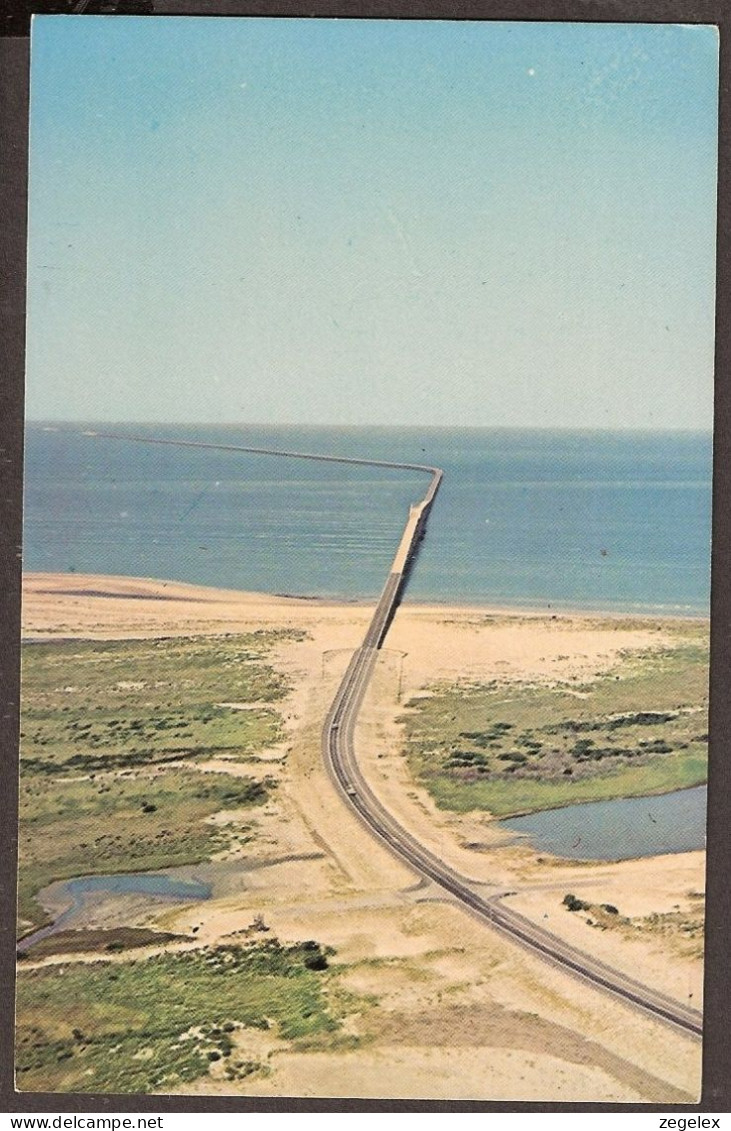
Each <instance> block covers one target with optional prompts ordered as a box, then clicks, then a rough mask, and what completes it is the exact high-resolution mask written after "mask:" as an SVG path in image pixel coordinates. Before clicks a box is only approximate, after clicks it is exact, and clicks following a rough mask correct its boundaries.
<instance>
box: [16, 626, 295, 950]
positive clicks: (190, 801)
mask: <svg viewBox="0 0 731 1131" xmlns="http://www.w3.org/2000/svg"><path fill="white" fill-rule="evenodd" d="M298 636H299V634H298V633H294V632H290V633H287V632H266V633H265V632H261V633H259V632H257V633H250V634H247V635H241V636H225V637H205V638H200V637H198V638H191V639H172V640H129V641H71V642H58V643H53V644H29V645H27V646H26V647H25V648H24V650H23V676H22V728H21V729H22V733H21V773H20V874H19V917H20V922H19V930H20V932H21V933H22V934H26V933H28V932H29V931H30V930H32V929H35V928H37V927H39V926H42V925H43V924H44V923H46V922H47V921H48V917H47V915H46V913H45V912H44V911H43V909H42V908H41V907H40V905H39V904H38V903H37V901H36V900H35V895H36V894H37V892H38V891H40V890H41V889H42V888H43V887H45V886H46V885H47V884H49V883H50V882H51V881H53V880H60V879H68V878H71V877H73V876H78V875H88V874H92V873H95V874H99V873H108V872H120V871H123V872H130V871H147V870H150V869H159V868H164V867H171V866H173V865H180V864H193V863H198V862H199V861H201V860H205V859H207V858H208V857H209V856H210V855H211V853H212V852H214V851H216V850H218V849H220V848H222V847H223V846H224V845H225V844H226V843H227V834H226V832H225V830H222V829H221V828H217V827H216V826H214V825H211V824H207V823H205V819H206V818H207V817H210V816H211V814H213V813H215V812H216V811H218V810H221V809H237V808H241V807H242V806H255V805H259V804H261V803H262V802H264V801H265V800H266V799H267V797H268V796H269V794H270V793H271V790H272V789H273V788H274V786H275V781H274V779H273V778H272V777H271V776H268V775H264V776H263V777H262V776H261V774H259V775H258V776H257V780H254V779H253V778H251V777H247V776H238V775H237V776H236V777H234V776H231V775H227V774H224V773H208V772H206V773H201V772H200V770H199V769H198V764H199V763H200V762H202V761H204V760H209V759H210V758H211V757H213V756H215V757H218V758H224V759H228V760H230V761H235V762H242V761H243V762H252V763H253V762H255V761H257V760H258V756H259V754H261V753H262V752H263V751H264V749H266V748H267V747H270V746H271V745H272V744H273V743H277V742H279V741H281V739H282V738H283V731H282V725H281V718H280V716H279V714H278V712H277V711H276V708H275V705H276V704H277V703H278V702H279V701H280V700H281V699H282V698H283V697H284V695H285V694H286V693H287V690H288V685H287V683H286V680H285V679H284V678H283V677H282V676H281V675H280V674H279V673H277V672H276V671H275V670H274V669H273V668H272V666H271V665H270V663H268V654H269V653H270V651H271V649H272V647H273V645H275V644H276V643H278V642H279V641H280V640H281V639H282V638H283V637H298ZM226 703H232V704H235V705H236V707H237V708H251V709H234V707H231V706H228V707H226V706H224V704H226ZM270 704H271V705H270Z"/></svg>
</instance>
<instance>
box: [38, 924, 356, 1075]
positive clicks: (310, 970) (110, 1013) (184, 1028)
mask: <svg viewBox="0 0 731 1131" xmlns="http://www.w3.org/2000/svg"><path fill="white" fill-rule="evenodd" d="M329 978H330V975H329V973H328V972H327V958H326V955H325V952H324V951H323V949H322V947H320V946H319V944H317V943H316V942H306V943H298V944H295V945H289V946H284V945H282V944H280V943H279V942H278V941H277V940H276V939H268V940H266V941H265V942H261V943H256V944H250V945H248V946H219V947H211V948H205V949H202V950H199V951H189V952H186V953H181V954H164V955H157V956H155V957H152V958H148V959H146V960H144V961H137V962H134V961H132V962H124V963H103V962H96V963H93V964H69V965H66V966H64V967H63V968H62V969H59V968H58V967H45V968H39V969H36V970H25V971H23V970H21V972H20V975H19V979H18V1027H17V1059H16V1066H17V1084H18V1087H19V1088H20V1089H21V1090H24V1091H37V1090H44V1091H45V1090H48V1091H59V1092H68V1091H82V1092H137V1093H144V1092H150V1091H174V1090H175V1088H176V1086H177V1085H179V1084H181V1083H183V1082H185V1081H189V1080H194V1079H196V1078H197V1077H199V1076H201V1075H203V1074H205V1073H207V1072H208V1070H209V1067H210V1066H211V1065H212V1064H218V1068H217V1071H222V1074H223V1075H225V1076H226V1077H227V1078H229V1079H234V1078H236V1076H241V1075H246V1074H248V1073H250V1072H252V1071H255V1070H257V1069H258V1068H259V1067H260V1065H258V1064H256V1063H252V1062H245V1061H243V1060H242V1059H241V1058H240V1056H239V1055H238V1054H237V1051H236V1033H237V1031H239V1030H240V1029H242V1028H258V1029H268V1028H270V1027H271V1026H275V1027H276V1031H277V1035H278V1036H280V1037H284V1038H285V1039H289V1040H292V1041H295V1042H300V1041H308V1040H312V1039H314V1038H319V1039H320V1040H322V1039H323V1038H326V1037H327V1036H328V1035H333V1037H335V1036H336V1035H337V1031H338V1028H339V1022H340V1015H339V1012H338V1011H337V1010H335V1009H334V1008H333V1006H332V1005H331V1004H330V1003H329V1001H328V996H327V993H326V988H327V984H328V982H329ZM220 1062H223V1063H222V1064H221V1063H220Z"/></svg>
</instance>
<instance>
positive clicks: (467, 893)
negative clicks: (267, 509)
mask: <svg viewBox="0 0 731 1131" xmlns="http://www.w3.org/2000/svg"><path fill="white" fill-rule="evenodd" d="M88 434H90V435H95V436H104V437H106V438H109V439H118V440H130V439H132V440H135V441H137V442H140V443H148V444H170V445H175V446H177V447H190V448H214V449H218V450H222V451H237V452H242V453H245V452H246V453H251V454H258V455H268V456H280V457H285V458H288V459H310V460H320V461H323V462H328V463H342V464H354V465H361V466H370V467H384V468H393V469H395V470H400V471H417V472H423V473H425V474H428V475H429V477H430V479H429V486H428V489H427V491H426V494H425V495H424V498H423V499H422V500H421V501H420V502H418V503H415V504H413V505H412V506H411V507H410V509H409V515H408V518H407V521H406V525H405V527H404V531H403V534H402V537H401V541H400V542H399V546H398V549H397V551H396V556H395V558H394V560H393V563H392V566H391V569H390V571H389V574H388V577H387V579H386V584H385V585H384V587H383V591H382V592H381V596H380V599H379V601H378V604H377V605H376V608H375V611H374V613H373V616H372V618H371V621H370V624H369V625H368V629H367V631H366V634H365V637H364V639H363V642H362V644H361V645H360V646H359V647H358V648H357V649H356V650H355V652H354V653H353V656H352V658H351V660H350V663H349V664H348V667H347V670H346V672H345V675H344V676H343V678H342V680H341V682H340V685H339V687H338V689H337V692H336V694H335V698H334V700H333V702H332V705H331V707H330V710H329V711H328V714H327V717H326V719H325V723H324V726H323V731H322V752H323V758H324V761H325V765H326V767H327V770H328V773H329V775H330V778H331V780H332V781H333V783H334V785H335V787H336V788H337V790H338V792H339V793H340V796H341V797H342V799H343V800H344V801H345V803H346V804H347V805H348V806H349V807H350V808H351V810H352V811H353V812H354V813H355V814H356V815H357V816H358V818H359V819H360V821H361V822H362V823H363V824H364V825H365V826H366V828H367V829H368V830H369V832H370V833H371V834H372V835H373V836H374V837H376V839H377V840H379V841H380V842H381V843H382V844H384V845H385V846H386V847H387V848H388V849H389V850H390V851H391V852H392V853H393V854H394V855H395V856H397V857H398V858H399V859H400V860H402V861H403V862H405V863H406V864H407V865H408V866H409V867H410V868H411V869H412V870H413V871H414V872H415V873H416V874H417V875H418V876H419V877H420V878H423V879H427V880H430V881H432V882H433V883H435V884H437V885H438V887H439V888H441V889H442V890H443V891H444V892H446V893H448V895H449V896H450V897H451V898H452V899H454V900H456V901H457V902H458V903H459V904H460V905H461V906H462V907H464V908H465V909H466V910H468V911H470V912H471V913H472V914H473V915H474V916H476V917H477V918H479V919H480V920H482V921H483V922H485V923H486V924H488V925H489V926H491V927H493V928H494V929H496V930H498V931H500V932H501V933H502V934H504V935H507V936H509V937H510V938H511V939H512V940H513V941H515V942H517V943H520V944H521V945H523V946H524V947H526V948H527V949H529V950H530V951H532V952H533V953H534V954H537V955H538V956H540V957H541V958H543V959H545V960H547V961H549V962H551V963H553V964H554V965H556V966H559V967H561V968H562V969H564V970H566V971H568V972H570V973H571V974H573V975H575V976H577V977H579V978H582V979H583V980H584V981H586V982H588V983H590V984H592V985H593V986H595V987H596V988H598V989H601V990H604V991H606V992H608V993H610V994H612V995H613V996H614V997H616V998H619V999H621V1000H622V1001H624V1002H625V1003H626V1004H628V1005H631V1006H634V1007H635V1008H639V1009H641V1010H643V1011H644V1012H646V1013H648V1014H650V1015H651V1016H652V1017H653V1018H655V1019H656V1020H660V1021H663V1022H666V1023H668V1024H670V1025H672V1026H674V1027H675V1028H678V1029H680V1030H682V1031H683V1032H685V1033H686V1034H687V1035H689V1036H691V1037H696V1038H697V1037H700V1036H701V1035H702V1031H703V1028H702V1023H703V1019H702V1015H701V1013H700V1012H699V1011H698V1010H696V1009H692V1008H691V1007H690V1006H687V1005H684V1004H683V1003H682V1002H680V1001H677V1000H676V999H675V998H671V997H669V996H668V995H666V994H662V993H659V992H658V991H656V990H654V989H652V988H651V987H649V986H645V985H643V984H642V983H640V982H637V981H635V980H634V979H633V978H630V977H628V976H627V975H625V974H623V973H622V972H621V971H618V970H615V969H613V968H612V967H610V966H608V965H606V964H605V963H603V962H600V961H599V960H598V959H596V958H593V957H592V956H591V955H589V954H586V953H584V952H583V951H581V950H578V949H577V948H576V947H573V946H570V945H569V944H568V943H566V942H564V941H563V940H562V939H559V938H558V937H557V936H556V935H552V934H550V933H549V932H548V931H546V930H544V929H543V928H542V927H538V926H537V925H536V924H535V923H533V922H531V920H530V919H528V918H526V917H525V916H523V915H520V914H519V913H518V912H516V911H513V910H512V909H509V908H507V907H505V906H504V905H503V904H502V903H501V902H500V900H501V897H502V896H504V895H505V894H506V893H504V892H502V893H501V892H500V891H498V890H494V891H492V892H491V893H490V894H485V893H484V891H480V890H479V888H484V887H485V885H482V884H476V883H473V882H471V881H470V880H469V879H467V878H466V877H465V876H463V875H461V874H460V873H459V872H457V871H456V870H455V869H453V868H452V867H450V866H449V865H448V864H447V863H445V862H444V861H443V860H440V859H439V857H437V856H436V855H435V854H434V853H433V852H431V851H430V850H429V849H427V848H426V847H424V846H423V845H422V844H421V843H420V842H419V841H418V840H417V839H416V838H415V837H414V836H412V834H411V833H410V832H409V831H408V830H407V829H405V828H404V827H403V826H402V825H401V824H400V823H399V822H398V821H397V820H396V819H395V818H394V817H393V815H392V814H391V813H390V812H389V811H388V810H387V809H386V808H385V806H384V805H383V804H382V803H381V801H380V800H379V799H378V798H377V797H376V795H375V794H374V792H373V790H372V789H371V788H370V785H369V784H368V782H367V781H366V780H365V778H364V776H363V774H362V772H361V770H360V767H359V764H358V759H357V757H356V745H355V731H356V724H357V721H358V715H359V712H360V708H361V705H362V703H363V699H364V697H365V694H366V691H367V689H368V685H369V683H370V680H371V676H372V674H373V669H374V667H375V664H376V660H377V657H378V651H379V649H380V648H381V646H382V645H383V642H384V640H385V638H386V634H387V632H388V628H389V625H390V624H391V621H392V620H393V616H394V614H395V612H396V609H397V607H398V604H399V602H400V599H401V595H402V593H403V590H404V586H405V584H406V581H407V578H408V574H409V569H410V567H411V565H412V563H413V560H414V557H415V555H416V552H417V550H418V546H419V542H420V541H421V539H422V537H423V535H424V531H425V528H426V523H427V520H428V518H429V512H430V511H431V508H432V505H433V503H434V499H435V497H436V494H437V491H438V490H439V487H440V485H441V482H442V478H443V472H442V470H441V469H440V468H438V467H430V466H428V465H425V464H416V463H391V462H387V461H384V460H370V459H355V458H350V457H346V456H328V455H318V454H314V453H310V452H291V451H277V450H273V449H269V448H255V447H244V446H241V445H235V444H208V443H203V442H200V441H194V440H185V441H183V440H165V439H157V438H154V439H153V438H150V437H143V436H134V437H131V436H123V435H120V434H115V433H103V432H96V431H94V432H90V433H88Z"/></svg>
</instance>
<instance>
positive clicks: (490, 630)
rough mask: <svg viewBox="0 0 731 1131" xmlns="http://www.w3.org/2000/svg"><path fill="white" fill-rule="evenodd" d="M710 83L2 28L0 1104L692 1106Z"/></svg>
mask: <svg viewBox="0 0 731 1131" xmlns="http://www.w3.org/2000/svg"><path fill="white" fill-rule="evenodd" d="M157 10H158V11H159V9H157ZM717 103H718V31H717V29H716V28H715V27H713V26H709V25H703V24H697V25H685V24H672V23H656V24H649V23H645V24H633V23H599V22H597V23H571V22H564V23H558V22H550V21H546V22H520V21H510V22H501V21H489V20H488V21H473V20H405V21H399V20H387V19H357V20H335V19H325V18H312V19H300V18H276V19H274V18H263V17H247V18H243V17H242V18H228V19H213V18H206V17H190V18H186V19H171V18H168V17H166V16H165V15H161V14H149V15H144V16H143V15H137V16H135V15H128V16H124V17H110V16H107V15H103V14H96V15H95V14H91V13H89V12H85V13H83V14H80V15H72V16H66V15H46V16H36V17H35V18H34V20H33V30H32V48H31V104H30V180H29V236H28V328H27V375H26V440H25V443H26V465H25V512H24V546H23V572H24V578H23V607H22V633H23V644H22V694H21V760H20V816H19V820H20V825H19V828H20V851H19V873H18V875H19V900H18V934H17V940H18V941H17V958H18V977H17V1017H16V1022H17V1025H16V1027H17V1034H16V1036H17V1042H16V1064H15V1073H16V1075H15V1081H16V1088H17V1091H18V1093H19V1095H20V1094H24V1093H29V1094H31V1093H45V1094H48V1093H51V1094H58V1095H61V1094H83V1095H84V1096H88V1097H89V1102H90V1103H91V1102H92V1099H93V1097H94V1096H97V1097H99V1096H112V1095H114V1096H118V1097H119V1096H124V1095H127V1096H143V1095H144V1096H163V1095H164V1096H170V1095H173V1096H195V1097H198V1098H199V1099H200V1098H201V1097H240V1098H244V1097H246V1098H251V1097H275V1098H276V1097H307V1098H315V1099H323V1100H324V1099H344V1098H347V1099H353V1100H362V1101H365V1100H375V1099H389V1100H439V1101H443V1100H484V1101H503V1102H510V1103H521V1102H537V1101H542V1102H558V1103H569V1102H571V1103H588V1102H592V1103H606V1104H615V1103H616V1104H624V1105H639V1106H642V1105H647V1104H654V1105H671V1104H692V1103H696V1102H697V1100H698V1097H699V1095H700V1089H701V1082H702V1081H701V1057H702V1051H703V1042H702V1036H703V974H704V965H703V951H704V918H705V830H706V782H707V765H708V744H709V723H708V654H709V600H710V515H711V462H712V426H713V417H712V411H713V408H712V406H713V351H714V332H715V331H714V301H715V240H716V177H717V148H718V121H717Z"/></svg>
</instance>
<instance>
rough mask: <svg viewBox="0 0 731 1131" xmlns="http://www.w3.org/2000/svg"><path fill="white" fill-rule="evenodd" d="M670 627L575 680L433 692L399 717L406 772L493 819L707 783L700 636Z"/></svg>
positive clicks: (450, 803)
mask: <svg viewBox="0 0 731 1131" xmlns="http://www.w3.org/2000/svg"><path fill="white" fill-rule="evenodd" d="M674 633H675V641H674V642H673V644H672V645H671V646H670V647H666V648H664V649H661V650H651V651H648V652H646V653H644V654H641V655H638V654H628V655H626V656H625V657H623V658H622V659H621V660H620V662H619V663H618V665H617V666H616V667H615V668H614V669H613V670H612V671H611V672H609V673H607V674H605V675H603V676H602V677H600V678H598V679H596V680H594V681H591V682H587V683H585V684H583V685H579V684H578V683H571V684H562V685H557V686H540V685H528V684H522V685H521V684H514V683H511V684H505V683H498V682H493V683H490V684H484V685H475V684H469V685H452V686H440V687H436V688H434V689H432V691H433V693H432V694H431V695H430V696H429V697H428V698H419V699H416V700H412V702H411V703H409V704H407V706H408V708H409V710H408V712H407V713H406V714H405V715H404V716H403V717H402V720H401V721H402V722H403V724H404V727H405V735H406V753H407V757H408V759H409V763H410V766H411V768H412V771H413V772H414V774H415V776H416V777H417V778H418V779H419V780H420V781H421V782H422V783H423V784H424V785H425V786H426V787H427V789H428V790H429V791H430V793H431V794H432V796H433V797H434V798H435V800H436V801H437V803H438V804H439V805H441V806H442V807H443V808H447V809H455V810H458V811H468V810H472V809H484V810H488V811H490V812H492V813H495V814H496V815H498V816H507V815H512V814H516V813H526V812H531V811H533V810H537V809H545V808H553V807H556V806H560V805H567V804H571V803H572V802H576V801H593V800H601V799H606V798H612V797H631V796H642V795H645V794H651V793H664V792H669V791H671V790H674V789H679V788H684V787H686V786H691V785H697V784H699V783H701V782H703V781H705V778H706V766H707V743H708V734H707V729H706V728H707V706H708V700H707V689H708V645H707V634H706V630H705V629H704V627H703V626H699V625H696V624H689V625H688V626H678V627H677V628H675V629H674Z"/></svg>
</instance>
